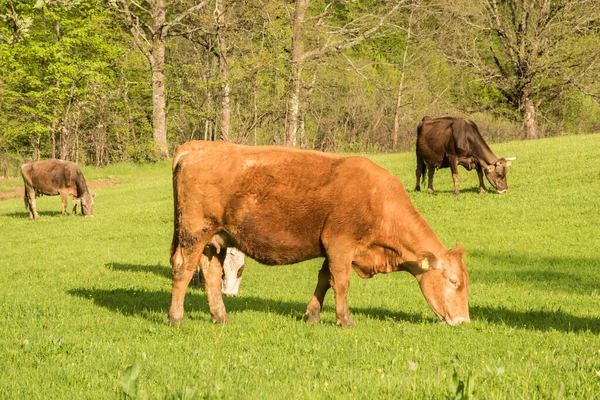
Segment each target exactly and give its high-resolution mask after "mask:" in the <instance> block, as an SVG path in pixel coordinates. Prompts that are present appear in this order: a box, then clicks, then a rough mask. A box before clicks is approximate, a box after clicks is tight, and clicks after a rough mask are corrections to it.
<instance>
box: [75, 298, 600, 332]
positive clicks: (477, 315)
mask: <svg viewBox="0 0 600 400" xmlns="http://www.w3.org/2000/svg"><path fill="white" fill-rule="evenodd" d="M68 293H69V294H70V295H72V296H76V297H80V298H83V299H86V300H90V301H93V302H94V303H95V304H96V305H97V306H100V307H104V308H107V309H109V310H111V311H114V312H118V313H121V314H123V315H126V316H141V317H143V318H149V317H147V313H148V312H152V313H155V312H160V313H162V314H164V315H165V318H166V314H167V311H168V307H169V305H170V302H171V293H170V292H162V291H161V292H156V291H137V290H131V289H114V290H104V289H87V288H79V289H72V290H70V291H69V292H68ZM223 301H224V303H225V306H226V308H227V310H228V311H229V312H241V311H245V310H252V311H258V312H265V313H269V312H271V313H276V314H279V315H283V316H286V317H291V318H295V319H297V320H301V319H302V318H303V315H304V312H305V310H306V304H305V303H300V302H293V301H278V300H272V299H268V298H260V297H255V296H237V297H225V298H224V299H223ZM185 303H186V313H187V315H188V316H189V313H190V312H200V313H203V314H205V315H206V318H207V319H208V318H210V317H209V315H210V314H209V309H208V303H207V300H206V295H205V294H204V293H201V292H195V291H189V292H188V293H187V294H186V301H185ZM325 311H332V312H335V310H334V309H333V307H327V306H325ZM350 312H351V313H353V314H361V315H364V316H367V317H370V318H374V319H379V320H390V319H391V320H394V321H408V322H411V323H423V322H427V321H431V322H434V321H437V320H436V319H435V318H434V317H433V316H432V317H431V318H426V317H425V318H424V317H423V316H422V315H420V314H415V313H405V312H401V311H390V310H387V309H381V308H373V307H367V308H358V307H350ZM470 314H471V319H472V320H473V321H477V320H484V321H487V322H489V323H492V324H496V325H506V326H511V327H514V328H519V329H528V330H538V331H552V330H556V331H560V332H586V331H590V332H593V333H595V334H598V333H600V323H599V320H598V319H597V318H586V317H576V316H573V315H570V314H568V313H565V312H563V311H560V310H557V311H546V310H529V311H515V310H509V309H506V308H503V307H488V306H471V308H470ZM149 319H151V320H152V321H155V319H154V318H149ZM327 322H330V321H327V320H325V323H327ZM330 323H331V324H334V323H335V321H334V320H333V321H331V322H330Z"/></svg>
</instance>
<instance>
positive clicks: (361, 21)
mask: <svg viewBox="0 0 600 400" xmlns="http://www.w3.org/2000/svg"><path fill="white" fill-rule="evenodd" d="M194 4H197V2H195V1H192V0H184V1H177V2H168V7H167V16H168V18H167V19H168V20H171V19H169V18H173V17H175V16H176V15H177V14H178V13H180V12H181V11H182V10H185V9H187V8H189V7H190V6H192V5H194ZM393 4H394V2H385V1H374V0H359V1H336V2H330V1H311V2H310V7H309V8H308V10H307V14H306V19H305V26H304V42H303V46H304V49H303V50H304V51H305V52H306V51H311V50H317V49H319V48H321V47H322V46H323V45H324V44H326V43H327V44H332V43H335V44H336V45H342V44H344V43H345V42H346V41H349V40H353V39H356V38H357V37H360V35H361V34H362V33H363V32H365V30H368V28H369V27H373V26H374V25H376V24H377V23H378V21H379V19H378V17H377V15H381V14H384V13H386V12H387V10H389V8H390V7H391V6H392V5H393ZM552 4H554V3H552ZM586 4H587V3H586V2H579V3H578V6H577V7H570V8H569V7H567V8H565V9H568V10H570V11H569V13H571V14H569V15H567V16H566V17H569V18H571V17H573V16H577V15H587V14H589V18H590V19H592V20H593V18H595V17H594V15H595V14H593V13H591V12H590V13H585V12H584V11H582V10H584V9H583V8H580V7H579V6H581V7H584V6H585V7H587V5H586ZM147 5H148V4H146V3H144V4H143V5H142V6H143V7H146V6H147ZM131 6H132V7H133V8H135V6H134V5H133V3H132V4H131ZM294 6H295V3H294V2H289V1H281V0H260V1H239V2H232V3H230V4H228V6H227V11H226V14H227V15H226V16H227V24H226V29H223V30H222V31H221V32H220V34H221V35H223V36H224V38H225V42H226V47H227V49H225V54H226V58H227V65H228V69H229V77H228V79H227V81H228V83H229V84H230V87H231V127H230V131H231V137H230V140H232V141H234V142H239V143H246V144H262V145H270V144H273V143H281V141H282V135H283V132H284V127H285V121H286V118H285V117H286V116H285V113H286V102H287V97H288V94H289V89H288V85H289V82H290V71H291V66H290V51H291V29H290V21H291V18H292V16H293V12H294ZM454 6H456V7H459V11H460V12H458V13H453V12H450V11H452V7H454ZM500 6H501V10H504V11H506V10H508V8H506V7H508V3H506V2H503V3H501V4H500ZM553 7H554V5H553ZM590 7H591V9H592V10H593V6H590ZM505 8H506V9H505ZM517 9H520V7H518V8H517ZM483 10H484V8H483V3H482V2H480V1H475V2H470V3H468V4H467V3H464V4H463V3H460V2H459V3H456V2H447V1H445V0H440V1H437V0H436V1H434V2H424V3H423V2H406V3H404V4H403V6H402V7H401V8H399V9H398V10H397V12H396V13H395V14H393V15H391V16H390V18H389V19H387V20H386V23H385V24H384V25H383V26H382V27H381V28H380V30H379V31H378V33H377V34H376V35H374V36H373V37H372V38H370V39H368V40H364V41H362V42H361V43H360V44H359V45H357V46H354V47H352V48H349V49H345V50H344V51H335V52H330V53H327V54H325V55H322V56H320V57H315V58H310V59H309V60H305V64H304V69H303V71H302V75H301V80H302V85H303V86H302V90H301V103H300V114H301V116H302V118H303V121H304V127H305V131H304V138H303V144H305V145H306V147H309V148H313V149H318V150H330V151H334V150H337V151H367V152H372V151H389V150H390V149H391V148H392V146H393V137H392V134H393V133H394V118H395V116H396V109H397V101H398V93H399V88H400V82H401V76H402V77H403V78H402V93H401V94H402V101H401V105H400V108H399V114H398V117H399V118H398V119H399V121H398V124H399V132H398V135H399V141H398V148H399V149H401V150H408V149H410V148H412V146H414V136H415V129H416V125H417V124H418V122H419V121H420V120H421V118H422V117H423V116H424V115H443V114H446V115H459V116H466V117H471V118H472V119H474V120H475V122H477V123H479V122H480V121H481V122H484V123H485V124H486V125H487V126H488V127H489V129H490V131H491V133H490V134H489V135H488V136H489V137H493V138H494V140H496V141H507V140H511V139H513V138H514V137H516V136H518V135H514V134H513V131H512V130H509V129H506V128H505V127H506V126H508V125H511V126H512V125H514V124H515V123H519V122H520V120H521V110H522V108H520V101H521V100H520V97H519V93H520V92H519V90H520V89H521V88H522V86H523V85H522V82H520V81H519V79H517V78H515V77H514V76H513V75H514V74H515V73H516V72H515V71H514V68H513V67H512V66H511V63H510V60H509V58H508V56H507V55H506V54H503V53H502V52H501V51H500V50H501V49H502V42H501V41H500V37H499V36H498V35H497V34H496V35H494V34H490V30H489V29H487V28H486V29H482V30H481V29H480V30H477V29H475V27H480V26H483V25H482V24H483V23H482V24H479V23H478V19H477V16H478V15H482V14H481V12H483ZM454 11H456V10H454ZM533 12H534V14H535V15H534V16H537V14H536V13H538V12H539V10H533ZM594 12H595V11H594ZM142 17H143V19H144V21H146V22H149V21H150V15H146V14H144V15H143V16H142ZM459 17H460V18H459ZM463 17H464V18H465V19H466V20H467V21H468V23H465V20H464V19H462V18H463ZM566 17H565V18H566ZM566 20H568V19H566ZM578 21H579V20H578ZM594 21H596V22H593V21H592V22H590V23H589V24H588V26H585V27H583V28H585V29H583V28H582V29H579V30H578V29H573V32H568V31H567V32H566V33H565V31H564V27H565V26H567V28H568V27H569V24H564V23H561V24H559V25H560V26H561V28H560V30H559V31H557V32H556V35H558V36H557V37H558V38H560V39H561V40H560V44H559V45H557V46H554V47H553V48H552V49H549V48H548V46H545V45H544V46H542V45H540V47H539V49H538V53H540V56H539V60H538V61H540V62H543V63H544V64H543V65H547V66H549V67H548V68H538V70H539V71H541V72H539V73H537V74H536V75H535V76H534V77H532V84H533V87H534V88H536V90H537V89H539V88H543V89H544V90H541V89H540V90H539V91H538V93H537V94H535V95H534V100H535V101H536V102H540V104H541V106H540V108H539V112H538V122H539V125H540V127H541V128H542V136H555V135H563V134H573V133H576V134H580V133H581V134H585V133H592V132H597V131H598V129H599V127H600V123H599V120H600V117H599V115H600V111H599V110H600V106H599V103H598V97H597V95H598V92H599V90H600V89H599V87H598V83H597V82H599V81H600V80H599V79H598V73H599V72H598V71H599V70H598V68H588V69H587V70H585V71H582V72H581V73H574V72H573V74H574V75H576V78H577V79H576V80H574V79H575V78H573V79H571V80H568V81H567V82H566V83H565V81H564V80H561V79H562V78H564V74H559V73H558V72H560V71H565V70H566V71H567V72H568V71H571V69H569V68H566V69H565V68H562V67H564V65H574V66H576V65H580V64H581V65H583V64H582V63H583V61H585V60H588V59H589V58H590V57H592V58H593V57H594V54H595V53H594V49H597V48H600V46H599V43H600V34H599V32H598V29H597V20H594ZM179 22H180V23H178V24H177V26H176V27H173V30H172V31H170V32H171V33H173V36H170V37H169V38H168V40H167V48H166V52H167V54H166V61H165V62H166V65H165V74H166V80H165V82H166V89H167V95H166V96H167V99H166V102H167V110H166V111H167V124H168V127H167V133H168V141H169V147H170V149H171V150H174V149H176V148H177V146H178V145H179V144H181V143H183V142H185V141H188V140H193V139H205V138H206V139H214V138H217V139H218V136H219V122H220V121H219V118H220V110H221V107H222V100H223V98H222V93H221V85H222V84H223V83H224V79H223V78H222V77H221V72H220V70H219V63H218V57H217V55H216V54H217V53H218V51H217V50H218V49H217V41H216V27H215V23H214V4H212V3H211V4H207V6H206V7H204V8H201V9H199V10H198V11H197V12H196V13H194V14H193V15H189V16H187V17H186V18H185V19H183V20H181V21H179ZM561 22H562V20H561ZM594 24H596V25H594ZM534 25H535V24H530V25H528V26H529V28H530V29H531V27H533V26H534ZM472 29H473V30H472ZM569 29H570V28H569ZM409 31H410V35H409ZM549 32H550V33H549V34H551V35H552V34H554V33H553V32H554V31H553V30H549ZM561 33H563V34H564V35H560V34H561ZM567 33H568V34H567ZM146 34H148V35H149V34H150V31H149V30H147V31H146ZM465 41H466V42H465ZM467 42H468V43H467ZM465 43H467V44H468V45H467V44H465ZM471 44H473V46H474V49H475V50H476V51H477V54H478V55H479V56H475V55H474V54H469V57H464V58H463V59H457V57H456V53H457V52H459V50H461V49H462V50H465V49H470V50H473V49H471ZM407 46H408V47H407ZM516 47H518V46H516ZM405 49H407V52H406V59H404V55H405V53H404V50H405ZM491 50H493V51H494V53H493V54H495V55H496V59H495V58H494V57H493V54H492V52H491ZM469 62H470V63H469ZM474 63H475V64H477V65H478V66H479V67H480V68H479V69H477V68H469V66H471V67H473V65H472V64H474ZM497 65H501V66H502V68H503V69H505V70H507V71H510V72H511V73H512V75H510V74H509V77H508V78H506V77H505V78H506V79H503V80H502V82H500V83H501V84H500V83H498V82H496V81H494V82H492V83H493V84H492V83H490V82H491V81H493V79H495V78H496V77H497V75H498V74H494V73H492V72H490V71H493V68H494V67H495V66H497ZM536 65H537V64H536ZM555 65H560V66H561V69H560V70H558V72H557V70H555V69H554V66H555ZM0 69H1V70H2V72H3V73H2V76H0V154H6V155H10V157H11V159H13V158H14V159H19V160H24V159H31V158H49V157H58V158H65V159H71V160H75V161H77V162H79V163H85V164H95V165H98V166H100V165H108V164H110V163H113V162H123V161H125V162H127V161H135V162H144V161H153V154H154V146H153V144H152V142H153V137H152V131H153V126H152V113H153V107H152V88H151V82H152V77H151V75H150V72H149V64H148V60H147V59H146V58H145V56H143V55H142V54H141V53H140V51H139V49H138V48H136V46H135V44H134V40H133V39H132V37H131V33H130V32H129V31H128V30H127V28H126V27H125V25H124V24H123V22H122V19H121V15H118V13H117V12H115V11H114V10H113V9H112V8H111V7H108V3H107V2H106V1H105V0H90V1H71V0H64V1H41V0H40V1H35V2H34V1H26V0H8V1H5V2H1V3H0ZM500 75H501V74H500ZM561 82H562V83H561ZM583 89H585V90H583Z"/></svg>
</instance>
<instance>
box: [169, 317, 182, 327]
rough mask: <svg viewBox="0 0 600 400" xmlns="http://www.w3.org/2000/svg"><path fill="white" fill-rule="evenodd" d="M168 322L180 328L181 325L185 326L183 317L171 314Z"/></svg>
mask: <svg viewBox="0 0 600 400" xmlns="http://www.w3.org/2000/svg"><path fill="white" fill-rule="evenodd" d="M168 322H169V325H171V326H174V327H177V328H179V327H181V326H183V317H181V318H174V317H171V316H170V315H169V317H168Z"/></svg>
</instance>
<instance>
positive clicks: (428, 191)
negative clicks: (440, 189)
mask: <svg viewBox="0 0 600 400" xmlns="http://www.w3.org/2000/svg"><path fill="white" fill-rule="evenodd" d="M427 193H429V194H434V193H435V192H434V191H433V189H427Z"/></svg>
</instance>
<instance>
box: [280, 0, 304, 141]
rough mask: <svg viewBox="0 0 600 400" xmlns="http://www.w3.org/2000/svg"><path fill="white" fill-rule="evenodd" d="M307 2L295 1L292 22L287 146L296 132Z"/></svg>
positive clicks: (286, 113)
mask: <svg viewBox="0 0 600 400" xmlns="http://www.w3.org/2000/svg"><path fill="white" fill-rule="evenodd" d="M308 4H309V0H296V6H295V9H294V18H293V20H292V53H291V55H290V56H291V59H290V82H289V86H288V100H287V105H286V112H285V136H284V141H285V144H286V145H288V146H295V145H296V134H297V131H298V111H299V109H300V88H301V81H300V76H301V74H302V39H303V35H302V29H303V25H304V15H305V13H306V9H307V8H308Z"/></svg>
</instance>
